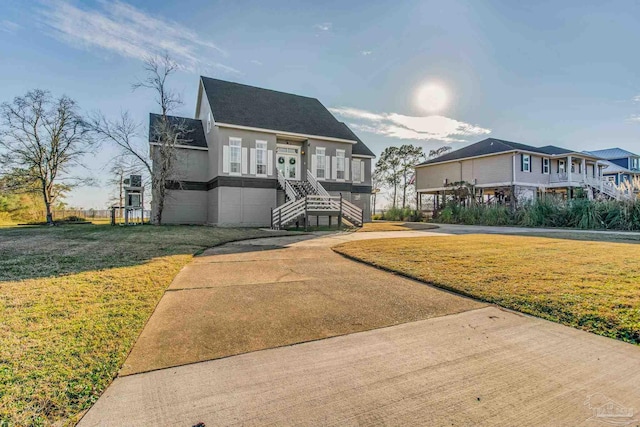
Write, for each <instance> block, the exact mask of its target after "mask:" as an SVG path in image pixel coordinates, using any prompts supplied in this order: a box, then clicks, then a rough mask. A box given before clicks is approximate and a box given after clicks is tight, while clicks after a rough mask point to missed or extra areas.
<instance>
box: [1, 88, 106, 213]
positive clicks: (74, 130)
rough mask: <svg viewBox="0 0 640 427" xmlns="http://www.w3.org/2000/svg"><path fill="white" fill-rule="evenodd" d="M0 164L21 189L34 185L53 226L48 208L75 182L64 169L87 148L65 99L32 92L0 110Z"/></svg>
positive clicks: (82, 122)
mask: <svg viewBox="0 0 640 427" xmlns="http://www.w3.org/2000/svg"><path fill="white" fill-rule="evenodd" d="M1 119H2V128H1V133H0V165H1V166H2V167H3V170H4V171H5V173H7V171H11V173H14V174H15V173H17V174H19V175H20V177H21V179H22V181H23V182H24V184H25V185H26V186H28V185H34V184H37V186H38V189H39V191H40V192H41V194H42V198H43V201H44V205H45V208H46V212H47V214H46V216H47V223H48V224H52V223H53V216H52V213H51V207H52V205H53V204H54V203H55V201H56V199H57V198H58V197H59V196H60V194H61V191H63V190H68V189H70V188H71V187H73V186H75V185H78V184H79V183H80V182H81V178H79V177H73V176H70V175H69V169H70V168H71V167H72V166H74V165H78V164H79V161H80V159H81V158H82V157H83V156H84V155H85V154H86V153H87V152H88V150H89V149H90V148H91V147H92V145H93V140H92V139H91V137H90V135H89V133H88V128H87V126H86V122H85V120H84V119H83V118H82V116H81V115H80V113H79V112H78V107H77V105H76V103H75V101H73V100H72V99H71V98H69V97H67V96H61V97H60V98H58V99H53V98H52V97H51V95H50V93H49V92H47V91H43V90H33V91H30V92H27V94H26V95H24V96H22V97H16V98H14V100H13V102H11V103H8V102H5V103H4V104H2V107H1Z"/></svg>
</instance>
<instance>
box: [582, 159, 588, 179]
mask: <svg viewBox="0 0 640 427" xmlns="http://www.w3.org/2000/svg"><path fill="white" fill-rule="evenodd" d="M586 180H587V159H582V182H585V181H586Z"/></svg>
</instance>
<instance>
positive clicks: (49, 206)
mask: <svg viewBox="0 0 640 427" xmlns="http://www.w3.org/2000/svg"><path fill="white" fill-rule="evenodd" d="M44 204H45V206H46V207H47V224H48V225H53V214H52V212H51V203H49V202H45V203H44Z"/></svg>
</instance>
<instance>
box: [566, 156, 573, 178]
mask: <svg viewBox="0 0 640 427" xmlns="http://www.w3.org/2000/svg"><path fill="white" fill-rule="evenodd" d="M572 162H573V160H572V159H571V156H567V177H568V179H567V180H568V181H571V179H572V176H571V165H572Z"/></svg>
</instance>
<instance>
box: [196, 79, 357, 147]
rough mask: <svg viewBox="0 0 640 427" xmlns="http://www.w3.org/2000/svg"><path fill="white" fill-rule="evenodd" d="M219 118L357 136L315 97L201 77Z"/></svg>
mask: <svg viewBox="0 0 640 427" xmlns="http://www.w3.org/2000/svg"><path fill="white" fill-rule="evenodd" d="M201 79H202V84H203V85H204V90H205V92H206V95H207V98H208V100H209V105H210V106H211V110H212V113H213V118H214V120H215V121H216V122H219V123H227V124H233V125H239V126H248V127H254V128H261V129H271V130H277V131H283V132H292V133H300V134H305V135H317V136H325V137H330V138H339V139H347V140H354V138H353V134H352V133H351V132H349V130H347V129H345V127H344V126H343V124H342V123H341V122H339V121H338V120H337V119H336V118H335V117H334V116H333V115H332V114H331V113H330V112H329V110H327V109H326V108H325V107H324V105H322V104H321V103H320V101H318V100H317V99H315V98H309V97H306V96H300V95H293V94H290V93H285V92H278V91H275V90H270V89H262V88H259V87H254V86H247V85H243V84H240V83H233V82H227V81H224V80H218V79H212V78H209V77H201Z"/></svg>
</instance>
